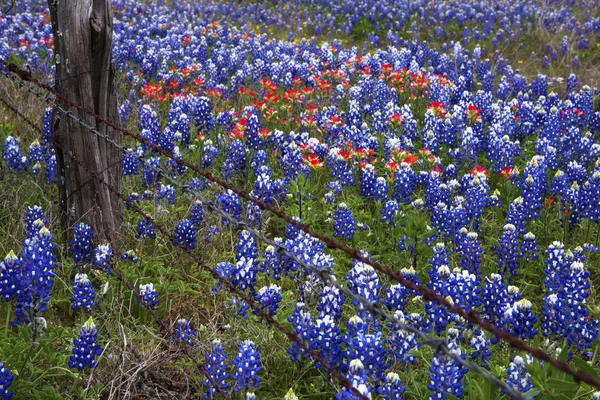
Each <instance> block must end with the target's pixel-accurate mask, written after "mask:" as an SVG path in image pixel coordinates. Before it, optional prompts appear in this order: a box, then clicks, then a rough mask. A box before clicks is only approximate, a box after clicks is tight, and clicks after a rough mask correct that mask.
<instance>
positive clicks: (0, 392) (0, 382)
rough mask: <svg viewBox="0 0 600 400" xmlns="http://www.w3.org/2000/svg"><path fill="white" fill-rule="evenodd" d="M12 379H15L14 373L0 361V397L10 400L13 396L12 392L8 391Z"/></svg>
mask: <svg viewBox="0 0 600 400" xmlns="http://www.w3.org/2000/svg"><path fill="white" fill-rule="evenodd" d="M13 379H15V377H14V375H13V374H11V373H10V371H9V370H8V368H7V367H6V366H4V364H3V363H1V362H0V399H3V400H11V399H12V398H13V393H12V392H9V391H8V387H9V386H10V385H11V384H12V381H13Z"/></svg>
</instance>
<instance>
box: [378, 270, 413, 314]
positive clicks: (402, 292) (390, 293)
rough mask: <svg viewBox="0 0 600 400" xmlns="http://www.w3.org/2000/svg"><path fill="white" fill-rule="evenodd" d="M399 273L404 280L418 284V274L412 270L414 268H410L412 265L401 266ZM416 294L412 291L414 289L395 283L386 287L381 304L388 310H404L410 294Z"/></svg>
mask: <svg viewBox="0 0 600 400" xmlns="http://www.w3.org/2000/svg"><path fill="white" fill-rule="evenodd" d="M400 274H402V276H403V277H404V278H405V279H406V280H408V281H410V282H412V283H414V284H415V285H420V282H419V276H418V275H417V272H416V271H415V270H414V268H412V267H410V268H402V269H401V270H400ZM416 295H417V292H414V291H412V290H410V289H408V288H406V286H404V285H403V284H401V283H397V284H394V285H391V286H390V287H389V288H387V289H386V291H385V300H384V301H383V304H384V305H385V306H386V307H387V308H388V309H389V310H390V311H395V310H401V311H404V309H405V307H406V305H407V304H408V302H409V300H410V299H411V296H416Z"/></svg>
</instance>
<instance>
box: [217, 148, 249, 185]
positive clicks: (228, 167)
mask: <svg viewBox="0 0 600 400" xmlns="http://www.w3.org/2000/svg"><path fill="white" fill-rule="evenodd" d="M245 169H246V147H245V146H244V144H243V143H242V142H240V141H239V140H234V141H233V142H231V144H230V145H229V148H228V149H227V156H226V158H225V163H224V164H223V167H222V168H221V173H222V175H223V177H224V178H226V179H230V178H232V177H233V176H235V175H242V174H243V173H244V172H245Z"/></svg>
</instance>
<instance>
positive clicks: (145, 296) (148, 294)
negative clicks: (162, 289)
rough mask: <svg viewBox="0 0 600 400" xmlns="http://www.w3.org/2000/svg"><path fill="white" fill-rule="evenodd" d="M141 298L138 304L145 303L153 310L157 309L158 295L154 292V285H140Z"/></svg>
mask: <svg viewBox="0 0 600 400" xmlns="http://www.w3.org/2000/svg"><path fill="white" fill-rule="evenodd" d="M139 297H141V300H140V298H138V299H137V302H138V303H140V302H141V303H144V305H145V306H146V307H148V308H149V309H151V310H154V309H155V308H156V305H157V304H158V293H156V290H154V285H153V284H152V283H147V284H145V285H140V291H139Z"/></svg>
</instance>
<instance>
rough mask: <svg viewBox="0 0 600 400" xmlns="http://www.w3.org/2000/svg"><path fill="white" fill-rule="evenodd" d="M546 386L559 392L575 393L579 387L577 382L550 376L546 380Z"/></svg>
mask: <svg viewBox="0 0 600 400" xmlns="http://www.w3.org/2000/svg"><path fill="white" fill-rule="evenodd" d="M546 387H547V388H548V389H551V390H553V391H555V392H558V393H560V394H565V395H569V394H575V393H576V392H577V389H579V384H578V383H575V382H573V381H571V382H569V381H565V380H560V379H555V378H550V379H548V381H546Z"/></svg>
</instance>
